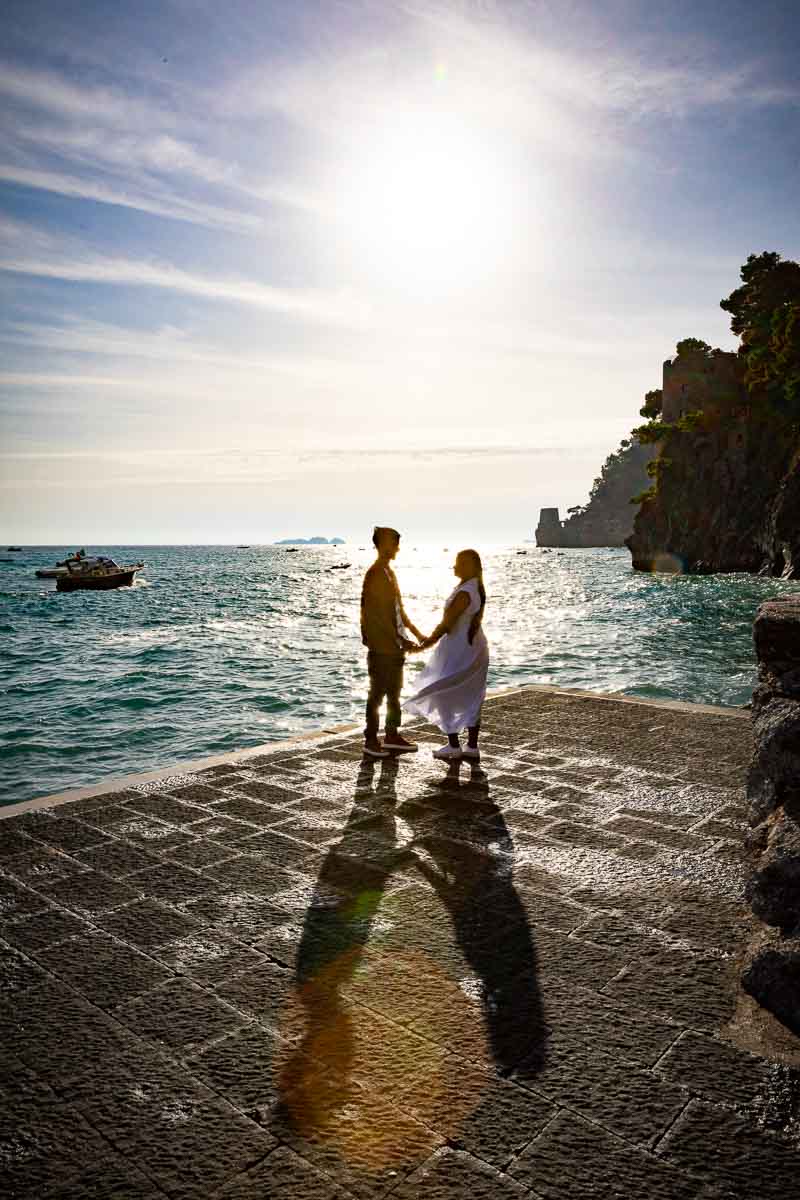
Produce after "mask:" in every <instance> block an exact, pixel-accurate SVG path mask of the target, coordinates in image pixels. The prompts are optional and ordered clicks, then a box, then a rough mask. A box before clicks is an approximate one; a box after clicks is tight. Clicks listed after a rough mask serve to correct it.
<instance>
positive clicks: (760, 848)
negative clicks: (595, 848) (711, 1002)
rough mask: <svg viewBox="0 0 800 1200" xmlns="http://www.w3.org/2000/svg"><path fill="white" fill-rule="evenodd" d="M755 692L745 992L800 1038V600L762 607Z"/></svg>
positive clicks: (791, 598) (756, 635)
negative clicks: (753, 921) (750, 921)
mask: <svg viewBox="0 0 800 1200" xmlns="http://www.w3.org/2000/svg"><path fill="white" fill-rule="evenodd" d="M754 639H755V646H756V654H757V656H758V686H757V688H756V690H755V692H754V693H753V732H754V734H755V752H754V755H753V761H752V764H751V767H750V772H749V776H748V781H747V795H748V800H749V803H750V810H749V820H750V825H751V832H750V835H749V838H748V845H749V849H750V852H751V855H752V856H753V859H754V860H755V861H754V867H755V870H754V872H753V874H752V876H751V878H750V880H749V881H748V884H747V889H746V894H747V898H748V899H749V901H750V903H751V905H752V908H753V912H754V913H755V915H756V917H757V918H758V920H759V922H763V924H759V925H757V927H756V932H755V936H754V938H753V940H752V942H751V945H750V948H749V952H748V955H747V962H746V964H745V969H744V973H743V975H742V984H743V986H744V988H745V990H746V991H747V992H749V993H750V995H751V996H753V997H754V998H755V999H756V1000H757V1001H758V1003H759V1004H760V1005H761V1006H762V1007H763V1008H766V1009H769V1011H770V1012H772V1013H774V1015H775V1016H776V1017H777V1018H778V1019H779V1020H780V1021H781V1022H782V1023H783V1024H784V1025H786V1026H787V1027H788V1028H789V1029H791V1030H792V1031H793V1032H794V1033H796V1034H797V1035H798V1036H800V595H795V596H782V597H780V598H778V599H776V600H769V601H767V602H766V603H764V604H762V605H761V607H760V609H759V611H758V616H757V618H756V622H755V626H754Z"/></svg>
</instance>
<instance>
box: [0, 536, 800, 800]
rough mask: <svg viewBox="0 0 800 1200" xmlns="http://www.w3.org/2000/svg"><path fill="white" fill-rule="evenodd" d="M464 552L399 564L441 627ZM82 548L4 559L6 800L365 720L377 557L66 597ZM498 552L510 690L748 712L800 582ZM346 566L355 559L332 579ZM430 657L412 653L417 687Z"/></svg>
mask: <svg viewBox="0 0 800 1200" xmlns="http://www.w3.org/2000/svg"><path fill="white" fill-rule="evenodd" d="M457 548H458V547H457V546H455V545H453V546H452V547H451V548H449V549H446V548H444V547H442V546H441V545H436V546H433V545H431V546H422V545H420V546H418V547H413V546H410V545H409V546H405V545H404V546H403V548H402V550H401V552H400V556H399V558H398V560H397V563H396V567H397V573H398V576H399V579H400V583H401V587H402V589H403V595H404V599H405V603H406V608H407V609H408V611H409V614H410V615H411V617H412V619H413V620H414V621H415V623H416V624H417V625H418V626H419V627H420V628H421V629H423V631H425V632H427V631H428V630H429V629H430V628H432V627H433V625H434V624H435V622H436V620H437V619H438V616H439V613H440V610H441V606H442V602H443V600H444V598H445V597H446V596H447V595H448V593H449V592H450V591H451V589H452V587H453V585H454V583H455V580H454V577H453V575H452V562H453V559H454V556H455V550H456V549H457ZM70 549H74V547H73V548H70V547H66V546H55V547H52V546H51V547H37V548H33V549H31V548H26V549H24V551H23V552H22V553H21V554H14V555H9V556H8V557H12V558H13V559H14V561H13V563H2V564H0V639H2V641H1V645H2V655H1V656H0V753H2V764H3V769H2V772H0V804H9V803H13V802H15V801H18V800H26V799H29V798H31V797H34V796H40V795H47V794H50V793H52V792H56V791H61V790H63V789H66V788H68V787H76V786H79V785H81V784H87V783H94V782H97V781H99V780H102V779H104V778H106V777H109V776H114V775H121V774H126V773H129V772H132V771H144V770H149V769H152V768H155V767H159V766H168V765H170V764H171V763H174V762H176V761H178V760H181V759H189V758H196V757H200V756H202V755H209V754H219V753H223V752H226V751H232V750H236V749H238V748H242V747H246V746H253V745H257V744H259V743H261V742H266V741H270V740H274V739H278V738H283V737H288V736H291V735H294V734H297V733H300V732H304V731H309V730H315V729H320V728H323V727H330V726H331V725H337V724H342V723H344V722H347V721H354V720H356V721H359V720H360V719H361V710H362V704H363V697H364V687H365V669H364V651H363V647H362V646H361V642H360V637H359V629H358V602H359V593H360V587H361V576H362V573H363V570H364V569H365V568H366V566H367V565H368V563H369V562H370V561H371V559H372V553H371V548H370V547H368V546H366V545H365V546H364V547H363V548H359V547H357V546H354V545H346V546H338V547H319V548H316V547H314V548H311V547H303V548H301V549H299V550H298V552H297V553H287V551H286V550H285V549H284V548H283V547H275V546H263V547H261V546H254V547H252V548H247V549H237V548H234V547H231V546H157V547H152V546H125V547H123V546H92V547H88V549H89V551H90V552H91V553H105V554H110V555H112V556H113V557H114V558H115V559H116V560H117V561H118V562H120V563H124V562H136V561H138V560H139V559H144V561H145V563H146V566H145V569H144V571H143V572H142V573H141V575H140V576H139V578H138V579H137V582H136V584H135V585H134V586H133V587H131V588H123V589H119V590H117V591H111V592H77V593H72V594H59V593H57V592H56V590H55V582H54V581H52V580H38V579H36V578H35V577H34V570H35V569H36V568H37V567H40V566H49V565H52V564H53V563H54V562H56V560H58V559H61V558H63V557H64V556H65V555H66V554H67V553H68V552H69V551H70ZM523 549H524V550H525V553H520V551H521V550H523ZM481 550H482V551H483V552H484V566H485V579H486V587H487V592H488V596H489V599H488V605H487V610H486V617H485V629H486V633H487V636H488V638H489V643H490V647H491V654H492V665H491V672H490V687H494V688H497V687H503V686H510V685H517V684H522V683H547V684H558V685H564V686H569V687H580V688H589V689H594V690H597V691H617V692H625V693H628V694H630V695H637V696H646V697H655V698H665V699H675V700H690V701H695V702H702V703H708V704H721V705H733V706H735V705H741V704H745V703H746V702H747V701H748V699H749V696H750V692H751V690H752V687H753V682H754V678H755V663H754V657H753V650H752V642H751V626H752V621H753V616H754V614H755V611H756V608H757V606H758V604H759V602H760V601H761V600H763V599H765V598H767V597H769V596H772V595H775V594H778V593H779V592H781V591H782V590H784V591H785V590H787V589H791V588H792V587H793V588H794V589H795V590H796V589H797V584H796V583H794V584H793V585H792V584H788V583H783V582H781V581H780V580H772V579H756V578H753V577H751V576H747V575H727V576H704V577H690V576H689V577H677V576H666V575H660V576H647V575H640V574H636V573H634V572H633V571H632V570H631V568H630V556H629V554H628V552H627V551H626V550H563V551H557V550H553V551H549V552H548V551H543V550H538V549H536V548H535V547H533V546H525V547H519V546H495V547H492V548H489V549H486V548H484V547H481ZM339 563H349V564H350V566H349V567H348V568H347V569H345V570H330V568H331V567H332V566H335V565H336V564H339ZM422 661H423V660H422V658H421V657H419V658H412V659H409V666H408V668H407V674H406V679H407V687H408V686H409V685H411V684H413V677H414V674H415V672H416V671H417V670H419V669H420V667H421V666H422Z"/></svg>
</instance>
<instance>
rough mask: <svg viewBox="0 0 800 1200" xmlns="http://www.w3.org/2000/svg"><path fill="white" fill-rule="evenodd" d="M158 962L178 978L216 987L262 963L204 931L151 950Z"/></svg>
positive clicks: (229, 941) (245, 949) (252, 954)
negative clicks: (181, 977)
mask: <svg viewBox="0 0 800 1200" xmlns="http://www.w3.org/2000/svg"><path fill="white" fill-rule="evenodd" d="M153 954H154V956H155V957H156V958H158V960H159V962H163V963H165V964H166V965H167V966H168V967H169V968H170V969H171V970H172V971H175V972H176V973H177V974H180V975H191V976H192V978H194V979H196V980H198V982H200V983H208V984H216V983H221V982H223V981H225V980H227V979H232V978H233V977H234V976H236V975H239V974H241V972H242V971H246V970H248V969H251V968H253V967H256V966H258V965H259V964H260V963H263V961H264V960H263V958H262V956H261V955H260V954H256V952H255V951H254V950H251V949H250V947H249V946H243V945H241V943H239V942H236V941H233V940H232V939H230V938H227V937H224V936H223V937H220V936H218V935H217V936H215V935H214V933H210V932H209V931H208V930H207V929H203V930H200V931H199V932H198V933H191V934H187V935H185V936H184V937H182V938H178V939H177V940H176V941H173V942H168V943H167V944H166V945H164V946H159V948H158V950H156V951H153Z"/></svg>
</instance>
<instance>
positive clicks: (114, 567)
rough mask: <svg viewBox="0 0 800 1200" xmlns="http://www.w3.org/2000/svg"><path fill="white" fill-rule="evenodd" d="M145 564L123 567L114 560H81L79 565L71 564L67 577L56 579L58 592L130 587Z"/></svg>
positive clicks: (98, 590)
mask: <svg viewBox="0 0 800 1200" xmlns="http://www.w3.org/2000/svg"><path fill="white" fill-rule="evenodd" d="M143 566H144V563H141V562H140V563H135V564H134V565H133V566H127V567H121V566H119V564H118V563H115V562H114V560H113V558H94V559H81V560H80V561H79V563H78V564H75V563H72V562H69V560H68V565H67V573H66V575H59V577H58V578H57V579H56V591H58V592H78V591H90V592H106V591H109V590H110V589H111V588H119V587H130V585H131V584H132V583H133V581H134V578H135V577H136V572H137V571H141V569H142V567H143Z"/></svg>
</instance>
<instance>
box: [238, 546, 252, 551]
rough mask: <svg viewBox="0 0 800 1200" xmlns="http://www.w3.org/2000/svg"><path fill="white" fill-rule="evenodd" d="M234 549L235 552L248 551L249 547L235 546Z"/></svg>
mask: <svg viewBox="0 0 800 1200" xmlns="http://www.w3.org/2000/svg"><path fill="white" fill-rule="evenodd" d="M236 549H237V550H249V549H250V547H249V546H237V547H236Z"/></svg>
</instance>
